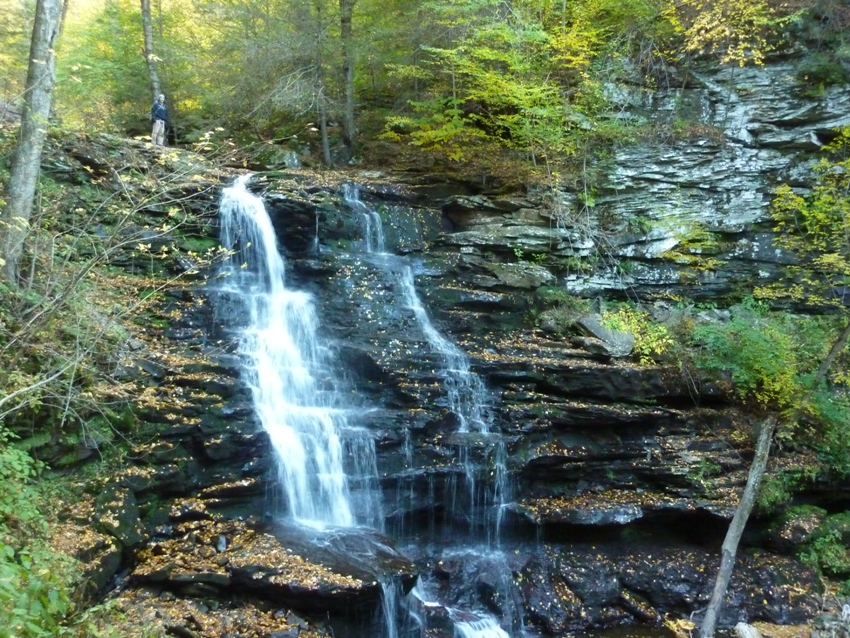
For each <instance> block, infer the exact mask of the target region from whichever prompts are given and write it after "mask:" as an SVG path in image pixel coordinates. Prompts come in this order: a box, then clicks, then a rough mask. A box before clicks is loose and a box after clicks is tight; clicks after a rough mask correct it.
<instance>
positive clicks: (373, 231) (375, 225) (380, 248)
mask: <svg viewBox="0 0 850 638" xmlns="http://www.w3.org/2000/svg"><path fill="white" fill-rule="evenodd" d="M342 196H343V198H344V199H345V201H346V202H347V203H348V205H349V206H351V208H352V210H354V211H355V212H356V213H357V214H358V215H360V219H361V222H362V224H363V242H364V244H365V247H366V252H367V253H383V252H384V251H385V250H386V249H385V248H384V226H383V224H382V223H381V216H380V215H379V214H378V211H376V210H372V209H371V208H369V207H368V206H367V205H366V204H364V203H363V202H362V201H360V189H359V188H358V187H357V185H356V184H344V185H343V187H342Z"/></svg>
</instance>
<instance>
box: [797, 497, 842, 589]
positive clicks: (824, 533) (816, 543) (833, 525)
mask: <svg viewBox="0 0 850 638" xmlns="http://www.w3.org/2000/svg"><path fill="white" fill-rule="evenodd" d="M848 542H850V512H843V513H840V514H833V515H832V516H828V517H827V518H825V519H824V520H823V521H822V522H821V524H820V525H819V526H818V528H817V529H816V530H815V532H814V534H812V537H811V538H810V539H809V541H808V542H807V543H806V545H805V547H804V548H803V549H802V550H801V551H800V554H799V557H800V560H802V561H803V562H804V563H807V564H809V565H811V566H812V567H814V568H815V569H817V570H818V571H820V572H821V573H822V574H824V575H827V576H844V577H846V576H848V575H850V549H848Z"/></svg>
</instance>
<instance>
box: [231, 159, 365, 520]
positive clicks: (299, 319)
mask: <svg viewBox="0 0 850 638" xmlns="http://www.w3.org/2000/svg"><path fill="white" fill-rule="evenodd" d="M249 178H250V176H243V177H241V178H240V179H239V180H238V181H237V182H236V183H235V184H234V185H233V186H231V187H230V188H226V189H224V193H223V195H222V200H221V243H222V245H223V246H224V247H225V248H226V249H228V250H229V251H231V252H232V254H231V256H230V257H229V259H228V260H227V262H226V264H225V265H224V266H223V269H222V272H221V275H222V279H223V282H224V283H223V285H222V287H221V293H222V294H223V296H224V297H225V298H226V300H227V303H225V304H223V306H224V307H225V308H227V309H229V314H230V315H231V316H230V317H229V318H230V319H231V323H232V324H236V325H238V324H239V322H240V320H241V318H242V317H245V316H247V322H245V326H244V328H243V329H242V331H241V334H240V339H239V352H240V353H241V354H242V355H244V356H245V358H246V359H247V361H248V365H247V366H246V381H247V383H248V385H249V386H250V388H251V391H252V395H253V400H254V408H255V410H256V413H257V416H258V417H259V420H260V422H261V423H262V426H263V428H264V429H265V431H266V432H267V433H268V436H269V439H270V441H271V443H272V446H273V448H274V450H275V453H276V460H277V466H278V471H279V479H280V480H279V487H280V489H282V491H283V493H284V495H285V507H286V510H287V513H288V515H289V516H291V517H292V518H293V519H295V520H296V521H297V522H299V523H302V524H309V525H311V526H327V525H334V526H351V525H354V524H355V523H356V522H357V521H356V520H355V515H354V513H353V511H352V507H351V505H350V502H351V501H350V493H349V486H348V481H347V478H346V475H345V472H344V469H343V443H342V440H341V438H340V433H341V432H342V430H343V429H344V428H346V427H347V425H348V424H347V420H346V416H345V412H344V410H342V409H340V407H339V406H338V405H336V404H337V403H338V402H337V401H336V396H335V388H334V387H333V383H332V382H331V383H330V384H329V383H328V382H323V383H319V382H318V381H317V373H321V375H322V378H325V379H327V378H332V376H331V374H330V372H329V366H328V360H327V353H326V352H325V350H324V348H323V347H322V346H321V345H320V343H319V341H318V339H317V337H316V329H317V321H316V315H315V311H314V306H313V303H312V300H311V298H310V296H309V295H308V294H306V293H304V292H300V291H295V290H289V289H287V287H286V285H285V266H284V261H283V258H282V257H281V255H280V252H279V250H278V245H277V239H276V236H275V232H274V228H273V227H272V223H271V220H270V219H269V216H268V214H267V212H266V209H265V206H264V205H263V202H262V201H261V200H260V199H259V198H258V197H256V196H254V195H252V194H251V193H249V192H248V190H247V189H246V184H247V182H248V180H249ZM359 456H360V458H363V457H364V456H366V457H367V458H366V459H365V464H366V465H369V464H370V463H371V464H372V465H373V466H374V448H372V456H371V460H369V458H368V454H364V453H363V451H361V452H360V455H359ZM364 471H366V472H368V471H370V470H368V469H364Z"/></svg>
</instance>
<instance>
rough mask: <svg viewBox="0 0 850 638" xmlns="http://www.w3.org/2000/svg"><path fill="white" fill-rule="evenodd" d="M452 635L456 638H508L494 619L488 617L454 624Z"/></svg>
mask: <svg viewBox="0 0 850 638" xmlns="http://www.w3.org/2000/svg"><path fill="white" fill-rule="evenodd" d="M454 634H455V637H456V638H510V636H509V635H508V633H507V632H506V631H505V630H504V629H502V628H501V627H499V623H497V622H496V619H495V618H492V617H490V616H486V617H484V618H478V619H476V620H471V621H468V622H459V623H456V624H455V631H454Z"/></svg>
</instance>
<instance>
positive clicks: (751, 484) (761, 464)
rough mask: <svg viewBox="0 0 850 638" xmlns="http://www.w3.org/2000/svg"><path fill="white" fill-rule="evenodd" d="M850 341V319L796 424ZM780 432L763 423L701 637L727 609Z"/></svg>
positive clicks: (710, 636)
mask: <svg viewBox="0 0 850 638" xmlns="http://www.w3.org/2000/svg"><path fill="white" fill-rule="evenodd" d="M848 339H850V319H848V321H847V324H846V325H845V326H844V329H843V330H842V331H841V333H840V334H839V335H838V337H837V338H836V339H835V341H834V342H833V343H832V347H831V348H830V349H829V353H827V355H826V357H825V358H824V360H823V361H822V362H821V365H820V368H818V371H817V374H816V375H815V378H814V379H813V380H812V383H811V385H810V386H809V389H808V390H807V392H806V394H805V396H804V397H803V398H802V399H801V401H800V403H799V406H798V407H797V409H796V410H795V411H794V414H793V415H792V416H791V419H790V420H791V421H792V422H793V421H796V420H797V419H799V418H800V415H801V414H802V411H803V409H804V408H805V405H806V403H807V402H808V400H809V398H810V397H811V396H812V394H814V392H815V391H816V390H817V387H818V385H820V382H821V381H823V380H824V378H826V374H827V372H829V368H830V367H831V366H832V364H833V363H834V362H835V359H836V358H837V357H838V355H839V354H840V353H841V351H842V350H844V346H845V345H846V344H847V341H848ZM775 430H776V420H775V419H773V418H770V419H767V420H766V421H765V423H764V424H762V429H761V432H760V433H759V438H758V443H757V444H756V454H755V457H754V458H753V462H752V464H751V465H750V471H749V475H748V477H747V486H746V487H745V488H744V493H743V495H742V496H741V502H740V503H738V508H737V509H736V510H735V516H734V517H733V518H732V522H731V523H730V524H729V529H728V530H727V532H726V538H725V539H724V540H723V547H722V550H721V559H720V571H719V572H718V573H717V579H716V580H715V581H714V590H713V591H712V594H711V601H710V602H709V603H708V608H707V609H706V611H705V617H704V618H703V621H702V624H701V626H700V631H699V635H700V638H713V636H714V630H715V629H716V628H717V618H718V616H719V615H720V610H721V609H722V608H723V600H724V598H725V597H726V588H727V587H728V586H729V579H730V578H731V577H732V568H733V567H734V565H735V554H736V553H737V551H738V542H739V541H740V540H741V535H742V534H743V533H744V527H745V526H746V524H747V519H748V518H749V517H750V513H751V512H752V510H753V505H754V504H755V499H756V496H757V495H758V487H759V484H760V483H761V479H762V476H764V471H765V469H766V468H767V461H768V458H769V457H770V442H771V440H772V438H773V433H774V431H775Z"/></svg>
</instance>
